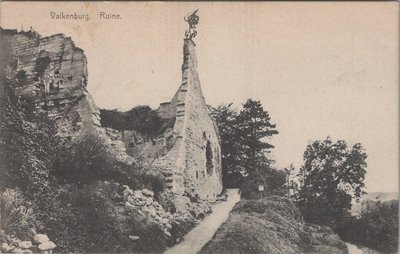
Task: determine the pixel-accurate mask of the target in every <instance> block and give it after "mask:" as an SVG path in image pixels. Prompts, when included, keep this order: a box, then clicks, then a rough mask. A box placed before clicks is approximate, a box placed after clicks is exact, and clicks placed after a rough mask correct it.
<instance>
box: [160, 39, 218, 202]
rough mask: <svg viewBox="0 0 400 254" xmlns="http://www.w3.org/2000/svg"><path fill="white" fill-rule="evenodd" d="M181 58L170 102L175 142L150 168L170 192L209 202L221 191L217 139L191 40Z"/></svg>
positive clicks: (185, 45) (188, 41)
mask: <svg viewBox="0 0 400 254" xmlns="http://www.w3.org/2000/svg"><path fill="white" fill-rule="evenodd" d="M183 55H184V58H183V65H182V84H181V86H180V88H179V89H178V92H177V93H176V95H175V96H174V99H173V101H176V113H175V116H176V121H175V125H174V129H173V136H174V138H175V140H176V141H175V144H174V145H173V147H172V148H171V149H170V150H169V151H168V153H167V154H166V155H165V156H162V157H160V158H158V159H157V160H155V162H154V163H153V165H154V166H156V167H159V168H160V169H162V170H163V171H164V174H166V176H167V177H168V179H170V180H171V184H170V186H171V188H172V191H173V192H175V193H179V194H183V193H184V192H186V193H188V194H190V195H198V196H199V197H200V198H203V199H212V198H214V197H216V195H218V194H219V193H221V191H222V172H221V148H220V143H219V136H218V133H217V129H216V127H215V124H214V122H213V120H212V119H211V117H210V115H209V113H208V109H207V105H206V102H205V99H204V97H203V94H202V92H201V86H200V80H199V76H198V73H197V58H196V52H195V44H194V43H193V41H192V40H185V41H184V52H183ZM171 104H172V103H171ZM174 104H175V102H174Z"/></svg>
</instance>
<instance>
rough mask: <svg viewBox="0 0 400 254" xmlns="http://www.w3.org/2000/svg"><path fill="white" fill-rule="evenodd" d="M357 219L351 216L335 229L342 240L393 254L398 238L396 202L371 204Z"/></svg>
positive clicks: (397, 209)
mask: <svg viewBox="0 0 400 254" xmlns="http://www.w3.org/2000/svg"><path fill="white" fill-rule="evenodd" d="M373 203H374V204H373V205H372V206H368V207H367V209H366V210H365V211H362V213H361V214H360V216H359V217H355V216H351V217H348V218H346V219H345V220H343V221H342V222H341V223H340V224H339V225H338V226H337V228H336V231H337V232H338V234H339V235H340V237H341V238H342V239H344V240H345V241H348V242H353V243H357V244H361V245H363V246H366V247H369V248H372V249H375V250H378V251H380V252H383V253H395V252H396V251H397V248H398V238H399V224H398V218H399V217H398V216H399V208H398V201H397V200H396V201H395V200H392V201H386V202H381V201H378V202H373Z"/></svg>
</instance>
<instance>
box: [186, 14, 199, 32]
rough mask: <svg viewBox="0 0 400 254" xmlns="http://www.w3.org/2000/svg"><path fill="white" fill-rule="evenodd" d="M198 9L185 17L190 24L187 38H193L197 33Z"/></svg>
mask: <svg viewBox="0 0 400 254" xmlns="http://www.w3.org/2000/svg"><path fill="white" fill-rule="evenodd" d="M198 10H199V9H197V10H195V11H194V12H192V13H191V14H189V15H187V16H186V17H185V21H186V22H188V24H189V29H188V30H186V31H185V39H193V38H194V37H196V35H197V31H196V25H197V24H198V23H199V16H197V15H196V13H197V11H198Z"/></svg>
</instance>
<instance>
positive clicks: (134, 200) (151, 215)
mask: <svg viewBox="0 0 400 254" xmlns="http://www.w3.org/2000/svg"><path fill="white" fill-rule="evenodd" d="M123 188H124V191H123V196H124V201H125V209H126V210H128V211H129V212H134V213H137V214H139V215H140V216H145V217H147V218H148V219H150V220H151V221H152V222H154V223H156V224H158V225H160V228H161V229H162V230H163V232H164V235H165V236H166V237H168V238H170V237H171V229H172V225H179V224H180V222H183V221H193V222H194V224H197V223H198V222H199V220H201V219H203V218H204V217H205V216H206V215H207V214H209V213H211V207H210V205H209V204H208V203H206V202H200V201H199V202H197V203H192V202H190V199H189V198H187V197H184V196H179V197H175V205H176V212H175V213H174V214H171V213H170V212H169V211H165V210H164V208H163V207H162V206H161V205H160V204H159V203H158V202H157V201H156V200H155V199H154V192H153V191H151V190H148V189H143V190H135V191H134V190H132V189H130V188H129V187H128V186H127V185H124V186H123ZM178 204H180V205H178ZM129 238H130V239H132V240H133V241H135V240H138V239H139V238H138V237H137V236H129Z"/></svg>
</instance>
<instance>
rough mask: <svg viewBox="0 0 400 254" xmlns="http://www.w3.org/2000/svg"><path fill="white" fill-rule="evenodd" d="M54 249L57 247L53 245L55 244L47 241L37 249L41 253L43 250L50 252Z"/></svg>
mask: <svg viewBox="0 0 400 254" xmlns="http://www.w3.org/2000/svg"><path fill="white" fill-rule="evenodd" d="M55 247H57V245H55V243H53V242H52V241H48V242H45V243H41V244H39V246H38V249H39V250H41V251H45V250H52V249H54V248H55Z"/></svg>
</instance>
